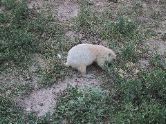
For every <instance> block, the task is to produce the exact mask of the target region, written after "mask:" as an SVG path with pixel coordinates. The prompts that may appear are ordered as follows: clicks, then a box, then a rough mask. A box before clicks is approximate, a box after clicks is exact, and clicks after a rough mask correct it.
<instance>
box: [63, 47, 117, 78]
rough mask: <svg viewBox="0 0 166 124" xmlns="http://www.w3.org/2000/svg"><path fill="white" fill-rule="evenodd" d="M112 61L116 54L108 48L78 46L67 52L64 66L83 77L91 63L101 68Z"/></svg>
mask: <svg viewBox="0 0 166 124" xmlns="http://www.w3.org/2000/svg"><path fill="white" fill-rule="evenodd" d="M113 59H116V54H115V53H114V51H113V50H111V49H109V48H106V47H104V46H101V45H93V44H78V45H76V46H74V47H72V48H71V49H70V50H69V52H68V56H67V62H66V63H65V65H66V66H67V67H69V66H71V67H73V68H75V69H77V70H78V71H80V72H81V74H82V75H85V74H86V67H87V66H88V65H90V64H92V63H93V62H96V63H97V64H98V65H99V66H100V67H102V66H104V63H105V62H106V61H108V62H111V61H112V60H113Z"/></svg>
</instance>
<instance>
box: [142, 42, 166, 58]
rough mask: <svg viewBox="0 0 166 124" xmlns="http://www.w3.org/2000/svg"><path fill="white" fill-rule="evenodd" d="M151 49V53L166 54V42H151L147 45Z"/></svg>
mask: <svg viewBox="0 0 166 124" xmlns="http://www.w3.org/2000/svg"><path fill="white" fill-rule="evenodd" d="M145 44H146V45H147V46H148V48H149V53H155V52H157V53H158V54H159V55H164V54H165V53H166V42H164V41H161V40H150V41H147V42H146V43H145Z"/></svg>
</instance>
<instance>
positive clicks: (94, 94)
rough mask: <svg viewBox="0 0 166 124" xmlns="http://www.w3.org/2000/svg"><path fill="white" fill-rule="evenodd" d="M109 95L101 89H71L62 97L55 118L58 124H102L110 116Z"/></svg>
mask: <svg viewBox="0 0 166 124" xmlns="http://www.w3.org/2000/svg"><path fill="white" fill-rule="evenodd" d="M107 102H108V103H109V102H110V101H109V94H108V93H107V92H105V91H103V90H101V89H100V88H90V87H86V88H83V89H79V88H69V89H68V90H67V94H66V95H64V96H62V98H61V99H60V101H59V103H58V106H57V108H56V113H54V116H55V118H56V120H58V121H59V122H58V121H57V123H60V122H61V121H63V120H66V121H67V122H69V123H73V124H75V123H76V124H80V123H100V122H102V121H103V120H104V119H106V118H107V116H108V115H109V111H110V109H111V108H109V106H108V105H107Z"/></svg>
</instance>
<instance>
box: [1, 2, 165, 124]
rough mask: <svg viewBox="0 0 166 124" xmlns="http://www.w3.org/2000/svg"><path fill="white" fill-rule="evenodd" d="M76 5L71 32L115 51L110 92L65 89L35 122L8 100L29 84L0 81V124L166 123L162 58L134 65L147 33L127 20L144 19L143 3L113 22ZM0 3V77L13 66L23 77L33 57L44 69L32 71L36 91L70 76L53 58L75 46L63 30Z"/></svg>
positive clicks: (22, 5) (108, 70)
mask: <svg viewBox="0 0 166 124" xmlns="http://www.w3.org/2000/svg"><path fill="white" fill-rule="evenodd" d="M80 3H81V12H80V14H79V16H78V17H77V18H76V19H74V21H73V24H74V26H73V27H70V28H71V29H72V30H74V31H75V32H79V33H82V34H84V35H85V36H86V37H87V38H90V37H98V38H99V39H101V40H105V41H107V42H108V43H109V44H110V48H112V49H114V50H115V52H116V53H117V60H116V61H115V62H114V63H112V64H108V65H106V66H105V68H104V70H105V75H106V76H107V78H109V80H112V84H111V88H110V87H107V88H106V89H104V88H105V87H104V86H103V87H102V88H98V87H85V88H78V87H75V88H74V87H69V88H68V89H67V90H66V91H65V92H63V93H62V95H61V97H60V98H59V99H58V103H57V106H56V107H55V110H56V111H55V112H54V113H53V115H49V113H47V115H46V116H43V117H41V118H40V117H37V116H36V114H35V113H29V114H28V113H25V111H24V110H23V109H22V108H20V107H18V105H17V104H16V103H15V101H13V100H12V99H13V97H17V96H24V95H27V94H29V93H31V92H32V90H33V85H32V84H31V83H30V84H29V82H26V83H25V84H22V83H20V82H21V81H20V80H19V81H18V82H17V83H16V82H14V80H13V84H12V83H6V82H2V83H1V87H0V93H1V94H2V96H0V115H1V118H0V123H18V124H22V123H32V124H33V123H50V124H54V123H58V124H59V123H61V122H64V121H66V122H67V123H72V124H74V123H76V124H81V123H82V124H83V123H91V124H96V123H101V124H102V123H104V122H105V123H111V124H112V123H115V124H122V123H125V124H128V123H143V124H144V123H148V124H156V123H158V124H164V123H166V106H165V103H166V95H165V94H166V83H165V80H166V74H165V65H166V63H165V56H161V55H157V54H156V55H155V56H152V57H151V58H150V61H149V64H150V66H149V68H148V69H145V70H144V69H140V68H139V67H138V65H137V64H138V63H137V62H138V60H139V59H140V58H142V57H143V56H144V53H143V52H144V49H142V48H141V45H143V40H144V39H145V38H147V37H145V36H144V33H145V34H146V33H149V31H147V32H143V31H146V30H143V31H142V27H141V25H139V24H138V23H137V22H136V21H135V19H133V18H132V14H133V15H135V16H136V15H142V14H143V11H142V8H143V7H142V2H141V1H137V2H132V4H134V6H133V8H132V10H133V13H131V12H129V13H130V14H131V15H129V16H124V15H125V14H124V15H123V14H122V15H123V16H122V15H120V14H118V15H117V16H116V17H114V16H113V15H112V13H113V12H112V11H110V10H106V11H104V12H102V13H100V12H96V11H92V7H91V5H89V4H88V2H87V1H86V2H85V3H84V2H82V1H81V2H80ZM0 4H1V6H3V7H5V11H2V12H0V71H1V74H2V73H4V72H5V71H4V70H5V69H10V68H11V70H13V71H14V69H13V68H12V66H14V67H15V66H19V67H18V69H20V70H19V71H20V73H22V71H21V70H22V68H23V67H24V69H25V70H26V69H27V68H29V66H30V65H31V64H29V62H30V61H31V63H33V60H31V59H32V55H33V54H40V55H41V56H42V57H43V60H44V62H46V63H47V64H46V65H47V66H48V67H47V66H46V67H45V68H42V67H39V68H38V69H37V70H36V71H35V72H34V73H35V74H37V76H40V78H41V80H40V81H38V82H37V85H38V86H39V88H44V87H49V86H52V85H53V84H54V83H55V81H57V80H59V79H64V77H65V76H71V75H72V72H71V71H69V69H68V68H65V67H64V66H63V64H62V59H64V58H62V59H59V58H58V57H57V54H60V55H62V56H65V55H66V52H67V51H68V50H69V49H70V48H71V47H72V46H73V45H75V44H77V43H78V41H77V40H75V41H68V39H67V41H66V38H65V37H64V32H63V28H64V27H63V26H62V25H61V24H60V23H59V22H58V21H57V20H55V19H53V17H52V16H47V17H45V16H43V15H42V13H36V12H35V11H33V10H29V9H28V7H27V4H26V1H24V0H21V1H16V0H0ZM123 9H124V8H122V10H123ZM119 11H120V10H119ZM126 11H128V10H126ZM124 12H125V11H124ZM122 13H123V12H122ZM154 14H155V15H156V16H155V17H156V18H154V19H158V17H157V13H154ZM159 16H161V15H159ZM140 24H141V23H140ZM146 27H148V26H146ZM148 30H150V29H148ZM152 34H153V32H152ZM152 34H151V35H152ZM156 35H157V34H155V35H153V36H156ZM148 37H150V36H149V35H148ZM38 63H39V62H38ZM24 69H23V70H24ZM20 73H19V74H18V75H21V74H20ZM31 74H32V73H30V75H31ZM32 77H33V76H32ZM103 82H104V83H105V79H104V80H103ZM106 83H110V82H106Z"/></svg>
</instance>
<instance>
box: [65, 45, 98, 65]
mask: <svg viewBox="0 0 166 124" xmlns="http://www.w3.org/2000/svg"><path fill="white" fill-rule="evenodd" d="M93 47H94V46H93V45H91V44H79V45H76V46H74V47H73V48H72V49H70V50H69V52H68V58H67V63H68V64H69V65H75V66H77V65H80V64H85V65H90V64H91V63H92V62H93V61H94V60H95V59H96V56H95V54H93V52H92V51H91V50H90V49H91V48H92V49H93Z"/></svg>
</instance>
